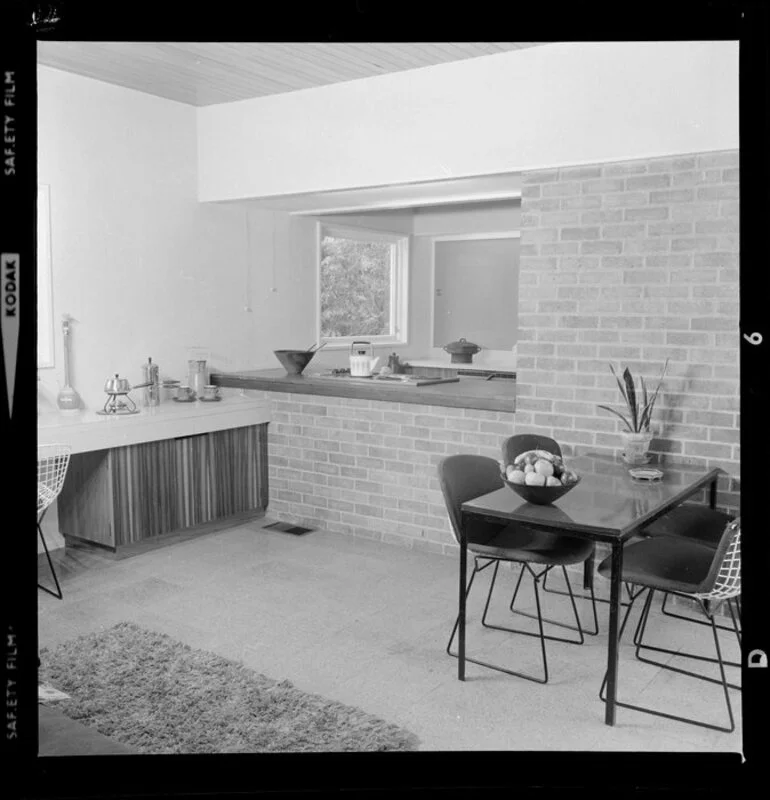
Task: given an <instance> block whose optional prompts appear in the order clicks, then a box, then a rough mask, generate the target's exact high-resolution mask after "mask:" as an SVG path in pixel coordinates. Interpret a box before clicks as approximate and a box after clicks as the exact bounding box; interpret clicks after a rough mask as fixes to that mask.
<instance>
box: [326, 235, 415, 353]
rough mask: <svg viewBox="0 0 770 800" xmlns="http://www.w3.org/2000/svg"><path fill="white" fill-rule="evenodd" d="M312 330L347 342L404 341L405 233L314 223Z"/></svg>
mask: <svg viewBox="0 0 770 800" xmlns="http://www.w3.org/2000/svg"><path fill="white" fill-rule="evenodd" d="M318 227H319V235H318V239H319V247H318V251H319V259H318V262H319V273H318V332H319V336H320V340H322V341H325V342H327V343H328V344H331V345H332V346H333V345H334V344H338V345H340V346H346V347H347V346H349V344H350V343H351V342H352V341H354V340H356V339H361V338H365V339H366V340H368V341H371V342H372V343H373V344H376V343H381V344H386V343H387V344H405V343H406V333H407V331H406V319H407V288H408V272H407V270H408V252H409V237H408V236H403V235H399V234H394V233H383V232H381V231H370V230H365V229H363V228H342V227H339V226H336V225H319V226H318Z"/></svg>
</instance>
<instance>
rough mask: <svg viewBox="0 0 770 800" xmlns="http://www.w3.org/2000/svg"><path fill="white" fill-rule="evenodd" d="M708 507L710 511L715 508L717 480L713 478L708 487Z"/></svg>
mask: <svg viewBox="0 0 770 800" xmlns="http://www.w3.org/2000/svg"><path fill="white" fill-rule="evenodd" d="M709 506H710V508H711V510H712V511H713V510H715V509H716V507H717V478H714V480H713V481H711V485H710V486H709Z"/></svg>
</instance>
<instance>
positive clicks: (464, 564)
mask: <svg viewBox="0 0 770 800" xmlns="http://www.w3.org/2000/svg"><path fill="white" fill-rule="evenodd" d="M464 517H465V515H464V514H462V513H461V518H462V519H461V524H460V600H459V606H458V620H459V631H458V633H459V637H458V644H457V648H458V649H457V678H458V680H461V681H464V680H465V594H466V593H465V581H466V573H467V571H468V542H467V540H466V538H465V518H464Z"/></svg>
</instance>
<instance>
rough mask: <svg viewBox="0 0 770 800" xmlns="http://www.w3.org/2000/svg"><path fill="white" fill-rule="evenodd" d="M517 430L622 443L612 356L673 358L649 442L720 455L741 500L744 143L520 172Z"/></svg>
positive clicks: (579, 442)
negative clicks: (739, 147) (735, 147)
mask: <svg viewBox="0 0 770 800" xmlns="http://www.w3.org/2000/svg"><path fill="white" fill-rule="evenodd" d="M521 224H522V236H521V268H520V275H521V278H520V302H519V320H520V331H519V344H518V367H517V374H518V380H517V388H518V392H517V410H516V430H517V432H523V431H537V432H543V433H546V434H548V435H551V436H553V437H554V438H555V439H557V440H558V441H559V442H560V443H562V445H565V446H566V447H565V451H566V452H567V453H569V452H586V451H589V450H594V451H605V452H606V451H613V452H619V450H620V446H621V439H620V435H619V431H620V430H621V427H622V423H620V421H619V420H617V419H616V418H615V417H614V416H613V415H611V414H609V413H608V412H605V411H602V410H600V409H598V408H597V404H598V403H605V404H610V405H613V406H615V407H617V408H621V405H620V403H619V402H618V401H620V402H621V403H622V398H621V397H620V394H619V392H618V389H617V385H616V383H615V380H614V378H613V377H612V375H611V374H610V372H609V368H608V362H610V361H612V362H613V363H614V364H615V365H616V366H617V365H620V364H622V365H628V366H629V367H630V368H631V370H632V371H633V372H634V374H641V375H643V376H644V378H645V381H646V382H647V383H651V382H653V381H654V380H655V379H656V377H657V376H658V375H659V374H660V370H661V367H662V365H663V362H664V361H665V359H666V358H667V357H668V358H670V359H671V362H670V366H669V372H668V377H667V378H666V379H665V383H664V387H663V390H662V394H661V396H660V397H659V399H658V405H657V406H656V411H655V414H654V417H653V427H654V428H657V430H658V435H657V436H656V439H655V440H654V442H653V447H652V449H653V450H654V451H656V452H658V453H660V454H672V455H675V456H676V457H677V458H682V459H687V460H690V461H692V462H696V463H706V464H709V465H715V466H720V467H722V468H724V469H725V470H726V471H727V472H728V473H729V476H730V477H729V478H728V479H726V480H724V481H720V486H719V496H718V502H719V505H720V506H721V507H724V508H727V509H729V510H733V511H734V510H737V508H738V504H739V489H740V484H739V466H740V447H739V422H740V420H739V400H740V398H739V360H738V359H739V350H738V345H739V341H740V337H739V332H738V253H739V242H738V153H737V151H729V152H718V153H704V154H691V155H682V156H674V157H670V158H661V159H642V160H635V161H624V162H619V163H606V164H596V165H593V166H581V167H573V168H561V169H553V170H544V171H536V172H528V173H525V174H524V176H523V188H522V216H521Z"/></svg>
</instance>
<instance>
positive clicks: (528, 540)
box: [468, 523, 594, 564]
mask: <svg viewBox="0 0 770 800" xmlns="http://www.w3.org/2000/svg"><path fill="white" fill-rule="evenodd" d="M486 532H487V536H483V535H479V534H480V533H481V530H479V529H476V530H473V529H471V530H470V531H469V535H468V549H469V550H470V551H471V552H472V553H475V554H476V555H481V556H489V557H490V558H500V559H503V560H505V561H529V562H532V563H535V564H579V563H580V562H581V561H585V560H586V559H587V558H588V557H589V556H590V555H591V553H593V549H594V546H593V543H592V542H588V541H585V540H583V539H578V538H577V537H575V536H568V535H566V534H560V533H551V532H550V531H541V530H537V529H536V528H529V527H527V526H525V525H521V524H519V523H516V524H512V525H508V526H505V527H500V526H494V527H489V526H488V527H487V528H486Z"/></svg>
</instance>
